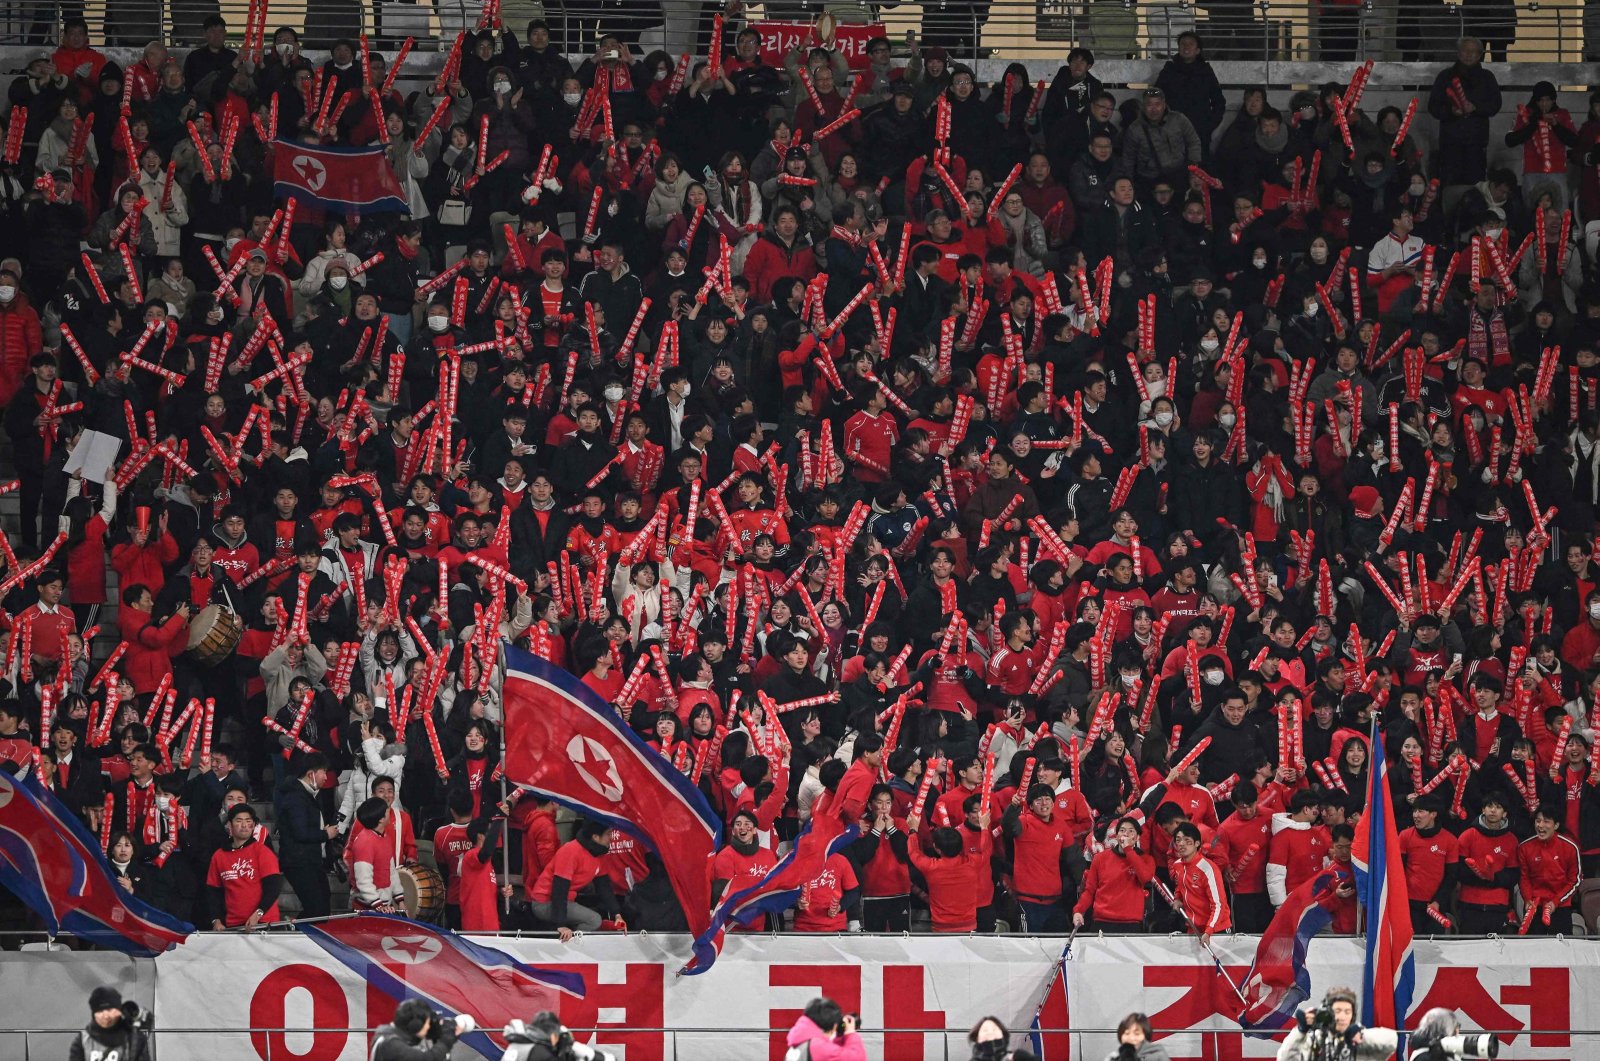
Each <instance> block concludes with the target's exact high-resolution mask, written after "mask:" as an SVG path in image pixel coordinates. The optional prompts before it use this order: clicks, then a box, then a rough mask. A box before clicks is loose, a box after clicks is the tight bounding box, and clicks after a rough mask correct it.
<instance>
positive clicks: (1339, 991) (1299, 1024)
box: [1278, 987, 1400, 1061]
mask: <svg viewBox="0 0 1600 1061" xmlns="http://www.w3.org/2000/svg"><path fill="white" fill-rule="evenodd" d="M1294 1016H1295V1026H1294V1027H1293V1028H1291V1029H1290V1030H1289V1035H1288V1038H1286V1039H1284V1040H1283V1045H1282V1046H1280V1047H1278V1061H1369V1059H1370V1061H1384V1059H1385V1058H1387V1057H1388V1056H1389V1055H1390V1054H1392V1053H1394V1050H1395V1046H1396V1045H1397V1044H1398V1043H1399V1041H1400V1038H1399V1036H1398V1035H1396V1034H1395V1032H1394V1029H1392V1028H1363V1027H1362V1026H1361V1025H1360V1024H1358V1023H1356V993H1355V992H1354V991H1352V990H1350V989H1349V988H1348V987H1336V988H1334V989H1333V990H1331V991H1329V992H1328V993H1327V995H1326V996H1324V998H1323V999H1322V1005H1320V1006H1314V1005H1313V1006H1306V1007H1305V1008H1304V1009H1302V1010H1300V1011H1299V1012H1298V1013H1296V1014H1295V1015H1294Z"/></svg>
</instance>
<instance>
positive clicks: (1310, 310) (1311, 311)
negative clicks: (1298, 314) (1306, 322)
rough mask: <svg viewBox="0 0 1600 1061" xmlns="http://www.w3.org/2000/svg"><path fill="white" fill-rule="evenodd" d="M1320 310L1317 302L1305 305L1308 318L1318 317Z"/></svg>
mask: <svg viewBox="0 0 1600 1061" xmlns="http://www.w3.org/2000/svg"><path fill="white" fill-rule="evenodd" d="M1320 308H1321V307H1319V306H1318V305H1317V304H1316V303H1315V302H1307V303H1306V305H1305V310H1306V316H1307V317H1315V316H1316V315H1317V310H1318V309H1320Z"/></svg>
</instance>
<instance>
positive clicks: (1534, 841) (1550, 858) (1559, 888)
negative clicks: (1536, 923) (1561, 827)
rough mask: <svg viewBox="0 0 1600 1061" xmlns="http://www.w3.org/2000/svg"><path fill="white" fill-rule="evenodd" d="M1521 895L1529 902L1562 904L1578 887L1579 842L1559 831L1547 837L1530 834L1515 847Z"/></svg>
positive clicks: (1580, 875) (1567, 901)
mask: <svg viewBox="0 0 1600 1061" xmlns="http://www.w3.org/2000/svg"><path fill="white" fill-rule="evenodd" d="M1517 866H1518V868H1519V869H1520V870H1521V871H1522V882H1521V887H1522V898H1523V899H1524V900H1526V901H1527V902H1530V903H1546V902H1553V903H1555V904H1556V905H1557V906H1565V905H1567V904H1568V903H1570V902H1571V901H1572V896H1573V895H1574V894H1575V893H1576V892H1577V890H1578V881H1579V880H1580V879H1582V874H1580V873H1579V871H1578V845H1577V844H1575V843H1573V842H1572V841H1571V840H1569V839H1568V838H1567V837H1565V836H1563V835H1562V834H1561V833H1556V834H1555V835H1554V836H1552V837H1551V838H1550V839H1548V840H1541V839H1539V838H1538V837H1537V836H1530V837H1528V838H1527V839H1526V840H1524V841H1522V846H1521V847H1519V848H1518V849H1517Z"/></svg>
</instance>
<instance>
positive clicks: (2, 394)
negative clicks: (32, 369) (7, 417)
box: [0, 291, 44, 405]
mask: <svg viewBox="0 0 1600 1061" xmlns="http://www.w3.org/2000/svg"><path fill="white" fill-rule="evenodd" d="M42 349H44V333H43V331H42V330H41V329H40V328H39V314H37V313H35V312H34V309H33V306H31V305H30V304H29V303H28V296H27V295H25V294H23V293H22V292H21V291H18V292H17V294H16V297H14V298H13V299H12V300H11V301H10V302H0V405H9V404H10V403H11V396H12V395H14V394H16V393H17V388H18V387H20V386H22V381H23V379H24V377H26V376H27V374H28V361H29V360H30V359H31V358H32V357H33V355H34V354H37V353H38V352H39V351H40V350H42Z"/></svg>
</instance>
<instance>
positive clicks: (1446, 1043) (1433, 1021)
mask: <svg viewBox="0 0 1600 1061" xmlns="http://www.w3.org/2000/svg"><path fill="white" fill-rule="evenodd" d="M1499 1052H1500V1043H1499V1040H1497V1039H1496V1038H1495V1037H1494V1036H1492V1035H1488V1034H1485V1033H1481V1032H1480V1033H1478V1034H1477V1035H1462V1034H1461V1022H1460V1021H1458V1020H1456V1014H1455V1011H1454V1010H1449V1009H1444V1008H1443V1007H1441V1006H1435V1007H1434V1008H1433V1009H1430V1010H1429V1011H1428V1012H1426V1013H1424V1014H1423V1015H1422V1019H1421V1020H1420V1021H1418V1022H1417V1030H1416V1031H1414V1032H1412V1033H1411V1039H1410V1041H1409V1042H1408V1043H1407V1044H1406V1057H1407V1058H1408V1059H1409V1061H1454V1059H1456V1058H1466V1057H1495V1056H1497V1055H1498V1054H1499Z"/></svg>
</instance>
